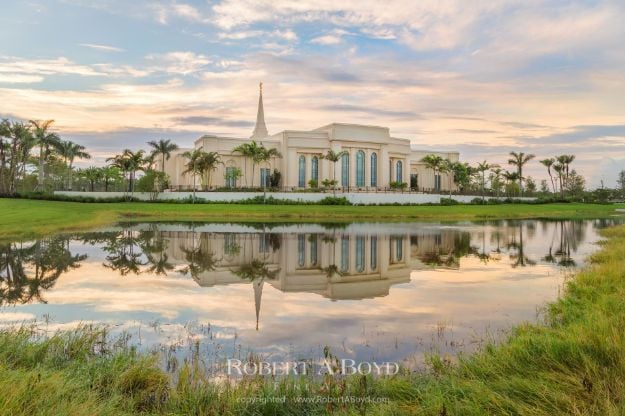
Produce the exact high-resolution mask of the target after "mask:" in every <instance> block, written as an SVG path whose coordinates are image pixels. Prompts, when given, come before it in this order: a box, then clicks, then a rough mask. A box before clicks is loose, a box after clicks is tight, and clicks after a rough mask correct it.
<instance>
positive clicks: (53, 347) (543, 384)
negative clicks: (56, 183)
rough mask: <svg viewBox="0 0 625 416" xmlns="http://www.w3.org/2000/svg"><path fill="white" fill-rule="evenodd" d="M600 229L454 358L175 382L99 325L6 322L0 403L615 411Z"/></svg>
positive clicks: (622, 356) (77, 411) (609, 270)
mask: <svg viewBox="0 0 625 416" xmlns="http://www.w3.org/2000/svg"><path fill="white" fill-rule="evenodd" d="M59 206H63V205H59ZM90 209H92V210H93V209H95V210H97V208H93V207H92V208H90ZM61 211H62V209H61ZM69 215H74V214H69ZM603 233H604V235H605V236H606V237H608V240H607V242H605V243H604V244H603V247H602V249H601V250H600V251H599V252H598V253H596V254H595V255H593V256H592V261H591V263H590V264H589V265H588V266H587V267H586V268H585V270H583V271H582V272H580V273H579V274H578V275H577V276H576V277H575V279H573V280H572V281H571V282H570V283H569V284H568V287H567V290H566V293H565V294H564V295H563V297H562V298H561V299H560V300H559V301H557V302H555V303H554V304H552V305H550V306H549V307H548V309H547V313H546V323H545V325H528V324H525V325H520V326H518V327H516V328H515V329H514V330H513V331H512V332H511V334H510V336H509V338H508V339H507V340H506V341H504V342H503V343H501V344H500V345H497V346H493V345H490V346H487V347H486V348H484V349H483V350H482V351H480V352H478V353H476V354H473V355H470V356H468V357H461V359H460V362H459V363H458V364H452V363H451V362H450V361H449V360H447V359H445V357H438V356H432V357H431V358H430V359H429V365H428V367H427V368H426V369H425V370H424V371H423V372H422V373H418V374H414V373H412V374H411V373H406V372H404V373H402V374H400V375H397V376H393V377H388V378H379V379H372V378H363V377H361V376H351V377H347V378H346V379H344V378H341V377H337V376H334V377H333V376H326V378H325V379H324V380H323V381H322V382H320V381H314V380H308V379H306V380H301V379H297V378H289V379H287V380H282V381H280V382H277V383H276V382H275V380H273V379H271V378H255V379H249V380H246V381H245V382H241V383H238V384H235V385H233V386H229V385H228V384H222V383H212V382H210V381H209V380H207V379H206V378H205V377H204V375H203V373H202V371H201V369H198V368H194V367H193V366H192V365H191V366H187V365H183V366H182V367H181V368H180V369H179V370H178V373H177V375H176V377H174V380H175V382H174V383H173V384H170V382H169V377H168V376H167V375H166V374H165V373H163V372H162V371H161V370H159V369H158V368H157V367H156V365H155V362H154V360H153V359H150V357H149V356H147V355H142V354H137V353H136V352H134V351H133V350H131V349H128V348H125V349H124V348H122V349H121V350H117V351H116V352H115V351H110V350H108V351H107V350H102V348H101V346H102V345H103V344H102V339H103V337H105V335H106V331H103V330H100V329H93V328H89V327H86V328H83V329H80V330H78V331H74V332H64V333H59V334H57V335H55V336H54V337H52V338H49V339H38V340H33V339H32V338H31V336H32V333H31V332H30V331H29V330H27V329H21V330H15V329H3V330H0V389H1V390H2V392H3V393H2V394H1V395H0V409H2V411H1V412H0V413H2V414H10V415H31V414H41V415H56V414H68V415H69V414H71V415H130V414H137V413H141V414H154V415H189V414H192V415H233V416H234V415H326V414H332V415H365V414H366V415H413V414H414V415H546V416H547V415H549V416H551V415H562V416H564V415H622V414H625V400H624V397H625V378H624V377H623V374H625V301H624V299H625V226H618V227H614V228H611V229H608V230H604V231H603ZM305 383H306V384H305ZM302 397H309V398H312V399H313V400H312V401H309V402H303V401H302V400H301V399H302ZM328 397H329V398H336V399H340V398H342V397H350V398H363V399H365V400H366V398H385V399H388V402H387V403H383V404H379V403H378V404H357V403H354V402H344V403H338V404H336V405H329V404H327V403H324V402H323V401H319V400H315V398H320V399H321V400H325V399H327V398H328ZM253 398H255V400H250V399H253Z"/></svg>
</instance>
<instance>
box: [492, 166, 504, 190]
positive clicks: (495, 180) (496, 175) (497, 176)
mask: <svg viewBox="0 0 625 416" xmlns="http://www.w3.org/2000/svg"><path fill="white" fill-rule="evenodd" d="M494 166H496V167H495V168H493V169H491V176H490V187H491V188H495V184H497V186H496V188H497V198H499V196H500V193H501V182H500V181H501V177H502V175H503V169H501V167H499V165H494Z"/></svg>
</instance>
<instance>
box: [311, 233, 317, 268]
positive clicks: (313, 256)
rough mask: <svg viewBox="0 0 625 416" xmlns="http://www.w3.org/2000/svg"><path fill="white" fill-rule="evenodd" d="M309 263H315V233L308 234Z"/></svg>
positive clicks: (314, 264)
mask: <svg viewBox="0 0 625 416" xmlns="http://www.w3.org/2000/svg"><path fill="white" fill-rule="evenodd" d="M309 241H310V265H311V266H316V265H317V234H311V235H310V239H309Z"/></svg>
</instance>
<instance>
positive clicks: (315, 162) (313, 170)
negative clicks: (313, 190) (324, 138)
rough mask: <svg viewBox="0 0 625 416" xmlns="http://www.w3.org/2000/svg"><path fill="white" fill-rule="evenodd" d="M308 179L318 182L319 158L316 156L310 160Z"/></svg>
mask: <svg viewBox="0 0 625 416" xmlns="http://www.w3.org/2000/svg"><path fill="white" fill-rule="evenodd" d="M310 179H312V180H315V181H317V182H319V158H318V157H317V156H315V157H313V158H312V162H311V166H310Z"/></svg>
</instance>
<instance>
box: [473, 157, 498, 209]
mask: <svg viewBox="0 0 625 416" xmlns="http://www.w3.org/2000/svg"><path fill="white" fill-rule="evenodd" d="M498 166H499V165H493V164H490V163H488V162H487V161H483V162H480V163H478V164H477V167H476V168H475V171H476V172H479V173H480V174H481V179H482V180H481V183H480V189H481V191H482V201H483V200H484V187H485V184H486V172H487V171H489V170H491V169H493V168H495V167H498Z"/></svg>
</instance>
